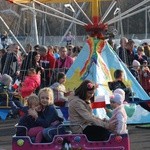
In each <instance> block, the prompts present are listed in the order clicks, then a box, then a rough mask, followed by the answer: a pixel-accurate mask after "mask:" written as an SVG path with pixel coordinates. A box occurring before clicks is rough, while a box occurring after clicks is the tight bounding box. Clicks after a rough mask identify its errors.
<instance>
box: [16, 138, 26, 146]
mask: <svg viewBox="0 0 150 150" xmlns="http://www.w3.org/2000/svg"><path fill="white" fill-rule="evenodd" d="M17 145H18V146H20V147H21V146H23V145H24V140H23V139H19V140H17Z"/></svg>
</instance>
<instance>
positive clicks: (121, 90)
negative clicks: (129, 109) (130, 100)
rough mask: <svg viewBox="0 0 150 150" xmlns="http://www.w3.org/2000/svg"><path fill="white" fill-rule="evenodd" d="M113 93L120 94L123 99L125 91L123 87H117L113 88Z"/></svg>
mask: <svg viewBox="0 0 150 150" xmlns="http://www.w3.org/2000/svg"><path fill="white" fill-rule="evenodd" d="M113 93H114V94H120V95H122V96H123V99H124V100H125V91H124V90H123V89H120V88H118V89H116V90H114V92H113Z"/></svg>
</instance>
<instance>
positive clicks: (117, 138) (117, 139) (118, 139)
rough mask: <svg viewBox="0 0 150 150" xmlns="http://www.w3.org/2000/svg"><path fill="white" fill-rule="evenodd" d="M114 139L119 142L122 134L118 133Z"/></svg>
mask: <svg viewBox="0 0 150 150" xmlns="http://www.w3.org/2000/svg"><path fill="white" fill-rule="evenodd" d="M115 141H116V142H118V143H119V142H121V141H122V136H120V135H118V136H116V137H115Z"/></svg>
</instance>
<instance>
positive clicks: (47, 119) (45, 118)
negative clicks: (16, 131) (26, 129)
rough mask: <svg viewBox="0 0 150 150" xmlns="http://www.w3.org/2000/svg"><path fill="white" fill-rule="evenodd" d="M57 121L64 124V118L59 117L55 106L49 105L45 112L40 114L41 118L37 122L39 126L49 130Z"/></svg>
mask: <svg viewBox="0 0 150 150" xmlns="http://www.w3.org/2000/svg"><path fill="white" fill-rule="evenodd" d="M56 120H59V121H60V122H62V121H63V118H60V117H59V116H58V112H57V110H56V108H55V107H54V105H49V106H47V107H46V108H45V110H44V111H42V112H40V113H39V117H38V118H37V120H36V124H38V126H42V127H44V128H47V127H50V125H51V123H52V122H54V121H56Z"/></svg>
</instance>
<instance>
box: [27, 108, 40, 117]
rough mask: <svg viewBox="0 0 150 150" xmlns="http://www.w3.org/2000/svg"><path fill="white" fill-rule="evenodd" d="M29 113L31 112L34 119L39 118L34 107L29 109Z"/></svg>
mask: <svg viewBox="0 0 150 150" xmlns="http://www.w3.org/2000/svg"><path fill="white" fill-rule="evenodd" d="M28 114H29V115H30V116H32V117H33V118H34V119H37V118H38V114H37V112H36V111H35V110H34V109H29V110H28Z"/></svg>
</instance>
